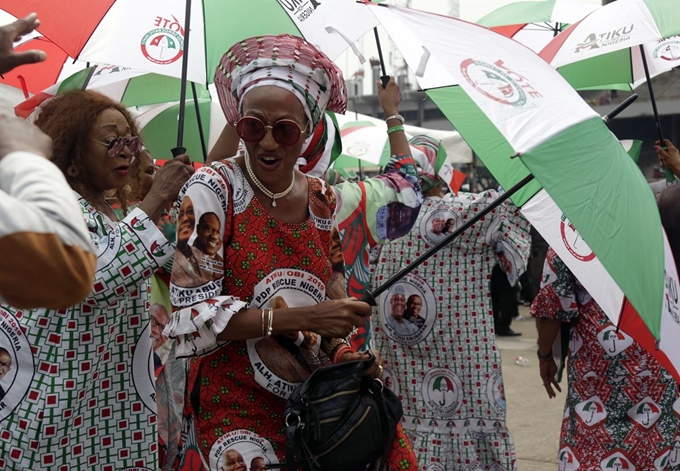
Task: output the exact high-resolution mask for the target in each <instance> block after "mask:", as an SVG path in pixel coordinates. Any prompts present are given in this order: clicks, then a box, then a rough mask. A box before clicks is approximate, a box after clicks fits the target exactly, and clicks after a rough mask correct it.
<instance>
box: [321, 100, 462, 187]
mask: <svg viewBox="0 0 680 471" xmlns="http://www.w3.org/2000/svg"><path fill="white" fill-rule="evenodd" d="M336 119H337V121H338V125H339V126H340V136H341V138H342V153H341V154H340V155H339V156H338V158H337V159H336V160H335V162H334V163H333V168H334V169H335V170H338V171H339V172H340V173H341V174H343V175H345V176H347V177H353V176H354V175H355V173H356V170H357V169H360V168H362V167H384V166H385V165H387V163H388V162H389V159H390V156H391V152H390V145H389V138H388V135H387V124H386V123H385V121H384V120H381V119H377V118H373V117H370V116H367V115H364V114H361V113H347V114H346V115H344V116H343V115H336ZM353 119H354V120H353ZM404 130H405V132H406V136H407V138H408V139H411V138H413V137H414V136H427V137H428V138H429V139H430V143H431V144H432V145H435V146H436V148H437V149H436V151H435V154H436V155H431V156H430V158H428V157H426V155H425V153H424V151H423V148H422V145H419V144H413V143H412V145H411V153H412V155H413V156H414V158H415V159H416V161H417V162H418V163H419V165H420V168H421V169H424V170H426V171H429V173H436V174H437V175H440V176H441V177H442V178H443V179H444V180H445V182H446V183H447V185H448V186H449V189H451V190H452V191H457V190H458V188H459V187H460V183H461V182H460V181H458V180H457V179H454V176H456V178H460V173H459V172H454V165H456V164H463V163H470V162H472V149H470V147H469V146H468V145H467V144H466V143H465V141H464V140H463V138H462V137H461V136H460V134H458V133H457V132H456V131H438V130H433V129H427V128H422V127H419V126H409V125H405V126H404ZM420 144H422V142H420ZM433 150H434V149H433ZM430 160H432V162H430Z"/></svg>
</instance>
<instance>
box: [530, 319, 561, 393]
mask: <svg viewBox="0 0 680 471" xmlns="http://www.w3.org/2000/svg"><path fill="white" fill-rule="evenodd" d="M561 328H562V321H561V320H559V319H545V318H541V317H539V318H537V319H536V329H537V330H538V353H539V354H540V355H541V356H545V355H547V354H548V353H550V352H552V345H553V343H554V342H555V339H556V338H557V335H558V334H559V332H560V329H561ZM538 369H539V374H540V375H541V380H542V381H543V387H545V391H546V392H547V393H548V397H549V398H550V399H552V398H553V397H555V396H557V393H556V392H555V389H557V391H559V392H562V388H560V384H559V383H558V382H557V380H556V379H555V376H556V375H557V364H555V360H554V359H553V357H552V356H551V357H550V358H547V359H542V358H539V360H538ZM553 387H554V389H553Z"/></svg>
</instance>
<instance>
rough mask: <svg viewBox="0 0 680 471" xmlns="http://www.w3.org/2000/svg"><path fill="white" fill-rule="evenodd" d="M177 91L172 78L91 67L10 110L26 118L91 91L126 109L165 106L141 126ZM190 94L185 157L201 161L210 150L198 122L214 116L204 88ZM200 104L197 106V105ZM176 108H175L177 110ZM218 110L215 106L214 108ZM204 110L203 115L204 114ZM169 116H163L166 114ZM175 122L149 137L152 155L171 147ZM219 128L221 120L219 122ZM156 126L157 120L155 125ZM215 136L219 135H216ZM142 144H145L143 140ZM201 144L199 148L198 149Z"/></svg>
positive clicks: (111, 67)
mask: <svg viewBox="0 0 680 471" xmlns="http://www.w3.org/2000/svg"><path fill="white" fill-rule="evenodd" d="M180 88H181V81H180V80H179V79H177V78H174V77H169V76H167V75H159V74H151V73H146V72H144V71H142V70H139V69H132V68H129V67H119V66H114V65H104V66H92V67H87V68H85V69H83V70H80V71H78V72H76V73H75V74H73V75H71V76H69V77H67V78H65V79H64V80H62V81H60V82H58V83H56V84H54V85H52V86H51V87H49V88H47V89H45V90H43V91H41V92H40V93H38V94H36V95H34V96H32V97H31V98H29V99H27V100H25V101H23V102H21V103H19V104H18V105H16V106H15V108H14V110H15V113H16V115H17V116H20V117H23V118H27V117H28V116H30V114H31V113H32V112H33V111H34V109H35V107H36V106H38V105H40V103H42V102H43V101H45V100H47V99H49V98H50V97H52V96H54V95H57V94H59V93H63V92H65V91H67V90H74V89H77V90H85V89H88V90H95V91H97V92H99V93H103V94H104V95H106V96H108V97H111V98H113V99H114V100H116V101H119V102H121V103H122V104H123V105H125V106H127V107H145V106H148V105H160V104H163V105H165V108H163V110H161V109H157V110H156V111H155V114H153V113H152V112H150V113H151V114H149V113H147V112H148V111H149V110H148V109H145V110H144V116H145V117H147V118H146V121H143V122H142V124H146V123H147V122H148V121H149V120H150V119H151V116H154V117H155V116H156V114H158V113H160V112H161V111H165V110H167V109H168V108H171V107H172V106H173V105H177V97H178V96H179V90H180ZM192 91H195V92H196V99H197V102H193V101H192V102H191V110H190V112H189V114H188V115H187V116H186V117H187V120H189V121H190V124H189V126H188V133H189V136H188V141H190V145H189V144H187V145H186V146H185V147H186V148H187V153H189V155H191V156H192V158H194V159H198V158H200V156H201V155H203V161H205V157H206V155H207V151H208V149H209V148H210V146H207V147H206V146H205V142H202V141H205V139H203V140H202V139H201V135H203V134H205V132H204V131H203V130H202V128H203V126H204V125H203V122H202V120H201V119H200V118H201V117H202V116H205V117H206V118H208V119H209V118H210V117H211V116H213V115H214V114H215V113H213V112H211V111H210V106H211V105H210V104H209V102H210V92H209V91H208V89H207V88H205V87H192ZM199 101H200V102H201V104H198V102H199ZM196 106H198V107H199V108H201V109H203V108H205V110H204V111H203V112H202V113H201V115H200V116H197V115H196V113H195V110H196ZM178 107H179V106H178V105H177V106H175V108H178ZM217 108H219V106H217ZM206 110H207V111H206ZM170 113H172V112H167V113H166V114H165V115H164V116H166V115H167V114H170ZM177 121H178V114H175V117H174V119H166V120H163V122H164V126H165V128H164V130H163V132H162V134H163V138H162V139H161V138H156V137H153V138H152V141H153V143H154V144H153V147H154V155H157V156H165V154H166V152H167V148H168V146H170V147H171V144H172V142H171V140H170V139H169V137H171V136H172V137H173V138H176V136H177V134H176V133H177ZM211 121H213V122H214V123H218V124H215V125H219V118H218V119H217V120H210V121H208V122H206V124H205V126H209V125H210V124H209V123H210V122H211ZM221 121H222V125H223V124H224V122H225V120H224V118H222V120H221ZM156 122H157V123H158V122H159V120H157V121H156ZM156 126H157V125H153V126H152V129H156ZM147 133H149V134H153V135H154V136H155V134H156V131H154V132H151V131H147ZM217 133H218V134H219V131H218V132H217ZM212 136H213V143H214V140H216V139H217V137H216V135H215V134H214V132H213V134H212ZM145 142H146V140H145ZM159 142H163V143H164V144H165V149H166V150H162V149H161V148H159V147H158V145H157V144H158V143H159ZM202 144H203V145H202Z"/></svg>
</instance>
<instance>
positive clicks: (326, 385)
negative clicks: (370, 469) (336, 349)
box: [284, 354, 403, 471]
mask: <svg viewBox="0 0 680 471" xmlns="http://www.w3.org/2000/svg"><path fill="white" fill-rule="evenodd" d="M374 362H375V356H373V354H371V355H370V357H369V358H367V359H365V360H357V361H349V362H345V363H337V364H333V365H329V366H324V367H321V368H319V369H317V370H315V371H314V372H313V373H312V374H311V375H310V377H309V378H308V379H307V381H305V383H303V384H302V385H301V386H299V387H298V389H296V390H295V391H294V392H293V393H292V394H291V396H290V397H289V398H288V402H287V404H286V410H285V413H284V423H285V427H286V465H287V467H288V469H289V470H290V471H293V470H295V469H297V467H298V466H299V467H301V468H302V469H304V470H305V471H320V470H323V471H336V470H337V471H355V470H358V469H362V468H364V467H365V466H367V465H370V464H372V463H374V462H376V461H377V460H379V459H381V464H380V469H382V468H383V467H384V465H385V462H386V457H387V454H388V452H389V449H390V446H391V445H392V442H393V440H394V436H395V434H396V429H397V424H398V423H399V421H400V420H401V417H402V413H403V411H402V407H401V401H400V400H399V398H398V397H397V396H396V395H395V394H394V393H393V392H392V391H391V390H390V389H388V388H384V387H383V384H382V382H381V381H380V380H376V379H374V378H372V377H371V376H364V371H365V370H366V369H367V368H369V367H370V366H371V365H372V364H373V363H374Z"/></svg>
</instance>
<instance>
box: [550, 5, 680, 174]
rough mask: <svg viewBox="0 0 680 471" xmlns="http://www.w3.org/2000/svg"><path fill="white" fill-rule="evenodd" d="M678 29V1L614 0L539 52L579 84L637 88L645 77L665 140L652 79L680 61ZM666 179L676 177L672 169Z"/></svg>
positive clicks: (659, 132)
mask: <svg viewBox="0 0 680 471" xmlns="http://www.w3.org/2000/svg"><path fill="white" fill-rule="evenodd" d="M678 34H680V11H679V10H678V8H677V2H674V1H672V0H627V1H625V2H614V3H610V4H608V5H605V6H603V7H602V8H599V9H597V10H595V11H594V12H593V13H591V14H590V15H588V16H586V17H585V18H584V19H583V20H581V21H579V22H577V23H575V24H573V25H572V26H570V27H569V28H567V29H566V30H565V31H564V32H563V33H561V34H560V35H558V36H557V37H555V39H553V40H552V41H550V43H548V45H546V46H545V48H543V50H541V52H540V56H541V57H542V58H543V59H545V60H546V61H547V62H549V63H550V64H551V65H552V66H553V67H555V68H557V70H558V71H559V72H560V74H561V75H562V76H563V77H564V78H565V79H566V80H567V81H568V82H569V83H570V84H572V86H574V87H576V88H579V89H586V88H590V89H597V88H622V87H623V88H625V87H626V86H627V85H626V84H630V85H629V86H630V87H632V88H634V87H635V86H637V85H639V84H641V83H643V82H645V81H646V82H647V86H648V89H649V94H650V100H651V104H652V110H653V112H654V118H655V121H656V128H657V132H658V135H659V140H660V141H661V142H662V143H663V142H664V137H663V133H662V131H661V123H660V120H659V113H658V110H657V107H656V100H655V98H654V90H653V87H652V84H651V81H650V79H651V78H652V77H654V76H655V75H658V74H660V73H663V72H666V71H668V70H670V69H672V68H674V67H676V66H677V65H680V38H679V37H678V36H677V35H678ZM612 84H623V85H622V86H619V87H615V86H613V85H612ZM666 179H667V181H669V182H670V181H673V180H675V177H674V176H673V174H672V173H671V172H670V171H669V170H667V171H666Z"/></svg>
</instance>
